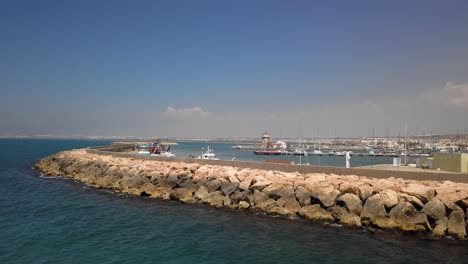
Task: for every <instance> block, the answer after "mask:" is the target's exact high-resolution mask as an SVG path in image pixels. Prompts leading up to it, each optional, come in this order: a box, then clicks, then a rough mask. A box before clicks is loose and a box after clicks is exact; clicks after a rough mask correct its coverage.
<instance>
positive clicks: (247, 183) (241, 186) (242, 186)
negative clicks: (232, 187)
mask: <svg viewBox="0 0 468 264" xmlns="http://www.w3.org/2000/svg"><path fill="white" fill-rule="evenodd" d="M251 183H252V176H247V177H245V179H244V180H243V181H242V182H241V183H240V184H239V189H241V190H243V191H246V190H248V189H249V187H250V184H251Z"/></svg>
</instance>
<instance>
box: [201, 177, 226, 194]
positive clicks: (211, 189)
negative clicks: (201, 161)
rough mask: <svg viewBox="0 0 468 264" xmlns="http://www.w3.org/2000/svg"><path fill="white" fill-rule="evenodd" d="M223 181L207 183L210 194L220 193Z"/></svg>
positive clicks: (215, 180) (216, 180)
mask: <svg viewBox="0 0 468 264" xmlns="http://www.w3.org/2000/svg"><path fill="white" fill-rule="evenodd" d="M221 184H222V183H221V181H220V180H218V179H214V180H211V181H208V182H206V183H205V186H206V188H207V189H208V191H209V192H215V191H218V190H219V189H220V188H221Z"/></svg>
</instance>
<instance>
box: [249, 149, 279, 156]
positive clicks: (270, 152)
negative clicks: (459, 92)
mask: <svg viewBox="0 0 468 264" xmlns="http://www.w3.org/2000/svg"><path fill="white" fill-rule="evenodd" d="M254 154H255V155H281V154H283V151H281V150H267V149H265V150H255V151H254Z"/></svg>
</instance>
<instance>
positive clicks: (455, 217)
mask: <svg viewBox="0 0 468 264" xmlns="http://www.w3.org/2000/svg"><path fill="white" fill-rule="evenodd" d="M465 225H466V223H465V215H464V213H463V210H461V209H460V210H454V211H452V212H451V213H450V215H449V220H448V223H447V233H448V234H449V235H451V236H454V237H456V238H459V239H464V238H465V237H466V226H465Z"/></svg>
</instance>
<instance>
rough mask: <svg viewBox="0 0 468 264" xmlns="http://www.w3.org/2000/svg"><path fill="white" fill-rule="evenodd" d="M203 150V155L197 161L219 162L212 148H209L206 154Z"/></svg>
mask: <svg viewBox="0 0 468 264" xmlns="http://www.w3.org/2000/svg"><path fill="white" fill-rule="evenodd" d="M203 150H204V149H203V148H202V155H201V156H198V157H197V159H206V160H219V159H218V158H216V155H215V153H214V151H213V149H210V146H208V147H207V149H206V151H205V152H203Z"/></svg>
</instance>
